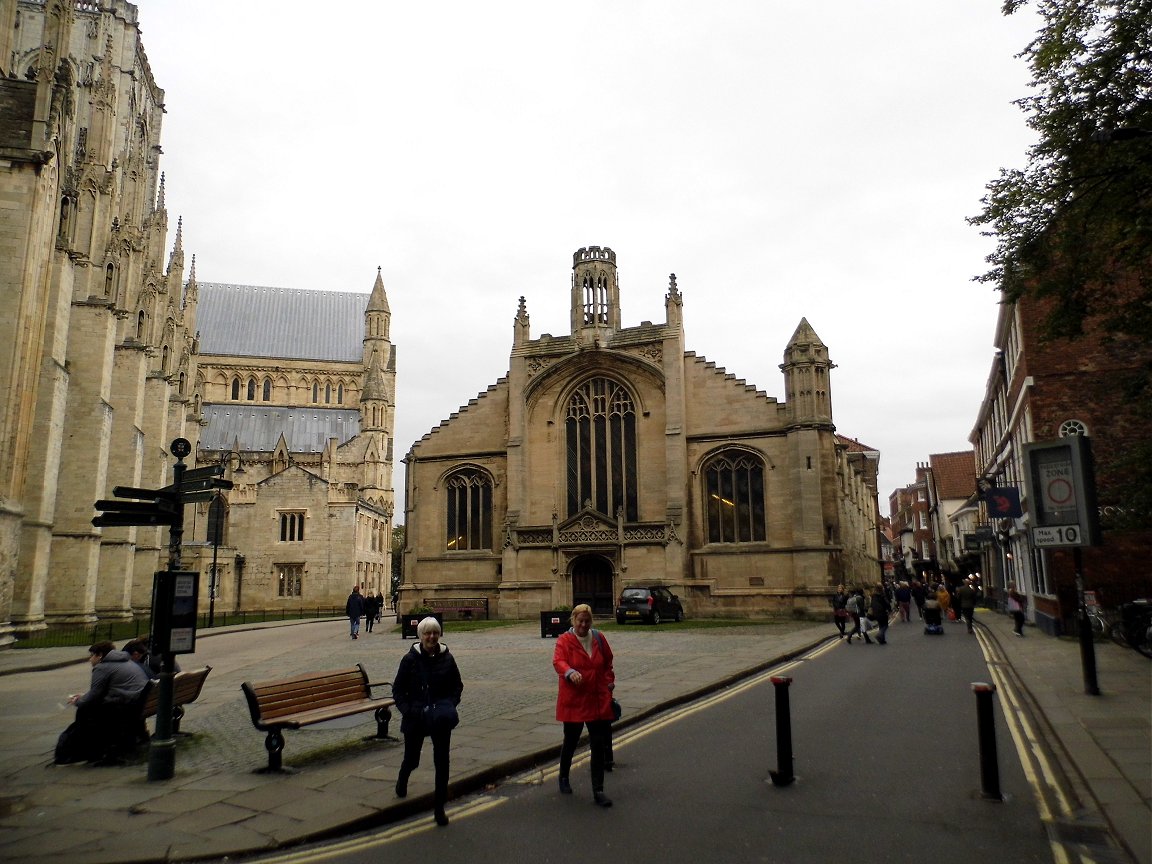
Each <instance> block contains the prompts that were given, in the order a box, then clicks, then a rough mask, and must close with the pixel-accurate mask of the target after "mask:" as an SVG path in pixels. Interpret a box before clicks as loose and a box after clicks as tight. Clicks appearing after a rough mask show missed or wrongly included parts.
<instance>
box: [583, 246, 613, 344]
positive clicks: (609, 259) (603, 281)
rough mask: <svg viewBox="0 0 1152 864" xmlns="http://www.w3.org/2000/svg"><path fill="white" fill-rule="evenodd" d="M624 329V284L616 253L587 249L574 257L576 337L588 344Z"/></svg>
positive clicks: (587, 247)
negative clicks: (621, 298)
mask: <svg viewBox="0 0 1152 864" xmlns="http://www.w3.org/2000/svg"><path fill="white" fill-rule="evenodd" d="M619 329H620V283H619V281H618V280H617V275H616V253H615V252H613V251H612V250H611V249H609V248H608V247H607V246H603V247H601V246H586V247H584V248H583V249H578V250H576V252H575V254H573V256H572V335H573V336H574V337H575V338H576V339H577V340H578V341H580V342H582V343H584V344H593V343H596V342H598V341H599V340H601V339H605V340H606V339H607V337H608V335H609V334H610V333H612V332H613V331H616V330H619Z"/></svg>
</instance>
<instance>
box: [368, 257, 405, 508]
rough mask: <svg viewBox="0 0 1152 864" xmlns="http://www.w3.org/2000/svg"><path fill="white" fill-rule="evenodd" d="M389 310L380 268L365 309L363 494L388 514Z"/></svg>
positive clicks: (392, 389) (392, 386) (392, 361)
mask: <svg viewBox="0 0 1152 864" xmlns="http://www.w3.org/2000/svg"><path fill="white" fill-rule="evenodd" d="M391 322H392V312H391V309H390V308H389V306H388V294H387V293H386V292H385V290H384V278H383V276H382V275H381V269H380V268H379V267H378V268H376V282H375V284H374V285H373V286H372V296H371V297H369V298H368V307H367V308H366V309H365V310H364V385H363V387H362V389H361V391H360V434H361V436H363V437H364V438H366V439H368V447H367V449H366V450H365V452H364V477H363V480H362V482H361V489H362V492H363V495H364V497H365V498H367V499H368V500H370V501H372V502H373V503H374V504H376V505H377V506H380V507H383V508H385V509H386V510H387V512H388V513H389V514H391V512H392V506H393V495H394V492H393V489H392V482H391V478H392V450H393V438H392V430H393V428H394V426H393V424H394V423H395V410H396V405H395V400H394V397H395V393H396V353H395V348H394V346H393V345H392V342H391V338H390V328H391Z"/></svg>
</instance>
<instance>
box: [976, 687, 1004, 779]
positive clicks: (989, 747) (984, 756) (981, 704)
mask: <svg viewBox="0 0 1152 864" xmlns="http://www.w3.org/2000/svg"><path fill="white" fill-rule="evenodd" d="M972 692H973V693H975V694H976V725H977V727H978V728H979V734H980V797H981V798H988V799H990V800H992V801H1003V800H1004V796H1003V795H1001V794H1000V766H999V764H998V762H997V759H996V721H995V717H994V716H993V714H992V694H993V693H995V692H996V685H995V684H982V683H979V682H975V683H973V684H972Z"/></svg>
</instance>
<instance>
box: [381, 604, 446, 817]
mask: <svg viewBox="0 0 1152 864" xmlns="http://www.w3.org/2000/svg"><path fill="white" fill-rule="evenodd" d="M441 633H442V630H441V628H440V622H439V621H437V620H436V619H435V618H433V617H431V616H429V617H428V618H425V619H423V620H422V621H421V622H420V623H419V624H417V625H416V635H417V636H418V637H419V638H418V641H417V642H416V644H415V645H413V646H412V650H411V651H408V652H407V653H406V654H405V655H404V656H403V658H401V660H400V668H399V669H397V670H396V678H395V679H394V680H393V682H392V698H393V699H394V700H396V708H397V709H398V710H399V711H400V714H401V716H402V717H403V719H402V720H401V721H400V731H401V732H402V733H403V734H404V761H403V762H401V763H400V776H399V777H398V778H397V779H396V794H397V796H399V797H400V798H404V797H405V796H407V794H408V778H409V776H410V775H411V774H412V772H413V771H415V770H416V768H418V767H419V765H420V751H421V750H422V749H423V748H424V739H425V738H426V737H430V738H431V739H432V763H433V765H434V766H435V768H436V786H435V794H434V797H433V801H434V804H435V814H436V824H437V825H447V824H448V816H447V814H445V812H444V805H445V804H447V803H448V750H449V747H451V745H452V730H453V729H454V728H455V727H456V724H457V723H459V722H460V718H459V715H458V714H457V713H456V706H457V705H459V704H460V694H461V693H462V692H463V691H464V682H463V681H462V680H461V679H460V670H459V669H458V668H457V666H456V659H455V658H454V657H453V656H452V655H451V654H449V653H448V646H447V645H442V644H441V643H440V635H441Z"/></svg>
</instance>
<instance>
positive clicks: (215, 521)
mask: <svg viewBox="0 0 1152 864" xmlns="http://www.w3.org/2000/svg"><path fill="white" fill-rule="evenodd" d="M233 459H235V460H236V467H235V468H233V469H232V474H233V475H236V474H243V473H244V462H243V460H242V459H241V458H240V454H239V453H237V452H236V451H235V450H231V449H230V450H228V452H227V453H224V454H221V456H220V462H219V464H221V465H224V466H226V467H227V468H231V467H232V460H233ZM227 506H228V502H227V499H226V498H225V497H224V494H223V492H221V491H220V490H219V489H218V490H216V494H215V495H213V496H212V503H211V504H209V505H208V532H209V534H210V535H211V538H212V576H211V578H210V579H209V580H208V626H209V627H212V626H214V625H215V623H216V591H217V588H218V586H219V584H220V581H219V573H218V570H217V559H218V557H219V554H220V543H221V542H222V541H223V539H224V520H225V517H226V516H227V512H228V511H227Z"/></svg>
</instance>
